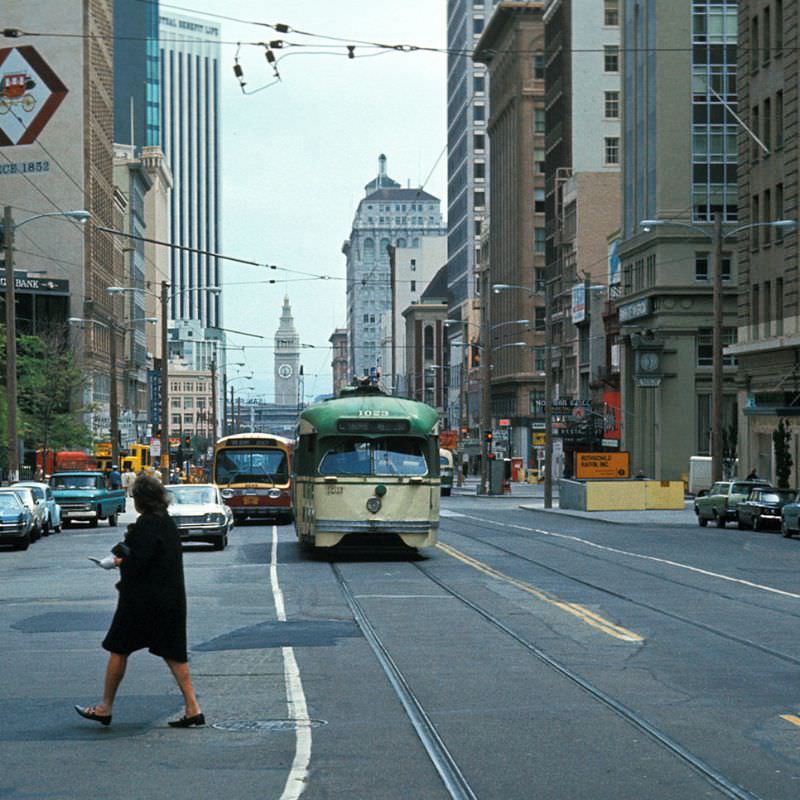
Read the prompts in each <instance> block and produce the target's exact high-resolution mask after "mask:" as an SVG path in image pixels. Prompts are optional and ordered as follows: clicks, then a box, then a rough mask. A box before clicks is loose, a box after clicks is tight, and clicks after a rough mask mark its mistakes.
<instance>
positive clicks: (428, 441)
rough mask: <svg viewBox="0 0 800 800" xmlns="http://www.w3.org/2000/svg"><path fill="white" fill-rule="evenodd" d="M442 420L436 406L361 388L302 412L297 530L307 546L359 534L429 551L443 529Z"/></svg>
mask: <svg viewBox="0 0 800 800" xmlns="http://www.w3.org/2000/svg"><path fill="white" fill-rule="evenodd" d="M438 433H439V422H438V414H437V412H436V409H435V408H431V406H429V405H427V404H425V403H418V402H416V401H414V400H405V399H402V398H399V397H389V396H387V395H386V394H385V393H384V392H383V391H381V390H380V388H379V387H377V386H372V385H357V386H355V387H352V388H347V389H345V390H343V391H342V393H341V394H340V396H339V397H338V398H335V399H331V400H326V401H324V402H322V403H317V404H315V405H312V406H309V407H308V408H307V409H305V410H304V411H303V412H302V413H301V414H300V420H299V425H298V439H297V443H296V446H295V453H294V458H295V474H294V502H295V530H296V533H297V537H298V539H299V541H300V544H301V545H302V546H304V547H311V546H313V547H332V546H334V545H336V544H338V543H339V542H340V541H341V540H342V539H343V538H344V537H345V536H349V535H351V534H360V535H361V536H360V537H359V538H360V539H365V540H366V542H367V543H375V544H381V543H384V542H388V541H390V540H392V539H395V540H396V537H399V538H400V539H401V540H402V541H403V542H404V543H405V544H406V545H408V546H409V547H415V548H416V547H432V546H433V545H435V544H436V539H437V536H438V531H439V492H440V477H439V475H440V473H439V469H440V465H439V440H438Z"/></svg>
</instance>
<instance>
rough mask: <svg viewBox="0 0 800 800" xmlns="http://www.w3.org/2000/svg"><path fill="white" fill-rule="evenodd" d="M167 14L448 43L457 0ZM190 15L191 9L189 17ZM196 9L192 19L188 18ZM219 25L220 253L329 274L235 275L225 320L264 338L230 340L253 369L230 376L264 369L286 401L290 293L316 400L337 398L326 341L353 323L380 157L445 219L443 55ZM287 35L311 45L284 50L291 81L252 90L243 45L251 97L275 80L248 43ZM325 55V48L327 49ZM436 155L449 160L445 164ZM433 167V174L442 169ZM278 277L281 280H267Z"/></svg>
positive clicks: (295, 1) (201, 4)
mask: <svg viewBox="0 0 800 800" xmlns="http://www.w3.org/2000/svg"><path fill="white" fill-rule="evenodd" d="M161 7H162V9H163V10H164V11H174V12H175V13H183V14H185V15H187V16H191V15H192V13H191V11H193V12H194V15H195V16H202V15H200V14H197V12H200V11H206V12H211V13H214V14H219V15H225V16H235V17H237V18H238V19H244V20H248V21H250V20H252V21H259V22H266V23H270V24H274V23H285V24H288V25H289V26H291V28H293V29H295V30H302V31H309V32H313V33H319V34H324V35H326V36H339V37H343V38H344V39H347V40H350V39H360V40H368V41H372V42H382V43H389V44H399V43H403V44H414V45H422V46H432V47H444V46H445V44H446V34H445V29H446V19H445V16H446V3H445V0H402V2H397V0H371V2H364V0H336V1H335V2H331V0H238V2H237V3H235V4H231V3H229V2H225V1H224V0H183V1H181V0H176V2H175V4H174V5H173V4H170V3H166V2H165V3H162V4H161ZM180 9H183V10H180ZM190 9H191V11H190ZM215 21H216V22H218V23H219V24H220V26H221V30H222V34H221V35H222V39H223V41H225V42H231V44H223V46H222V65H221V70H220V73H221V75H220V78H221V86H222V107H221V115H222V120H221V124H222V159H221V160H222V167H221V168H222V246H221V251H222V252H223V253H224V254H226V255H230V256H235V257H237V258H243V259H248V260H253V261H257V262H259V263H262V264H274V265H277V266H279V267H283V268H287V269H290V270H297V271H299V272H301V273H302V272H305V273H311V274H312V275H317V276H318V275H326V276H330V278H331V279H329V280H325V279H320V278H314V279H309V278H308V277H307V276H304V275H298V274H294V273H291V272H285V271H277V270H276V271H273V270H268V269H266V268H263V267H251V266H239V265H232V264H230V262H226V263H225V265H224V267H223V287H224V291H223V323H222V324H223V326H224V327H226V328H231V329H236V330H239V331H246V332H249V333H254V334H259V335H261V336H265V337H266V338H265V339H264V340H261V339H256V338H253V337H246V336H241V335H237V334H228V344H229V345H246V346H247V349H246V350H245V351H244V352H243V353H242V352H239V351H235V350H232V351H229V352H228V359H229V362H245V363H246V366H244V367H235V368H232V369H231V370H230V374H237V372H238V373H239V374H248V373H250V372H252V373H253V375H254V379H253V381H241V382H240V383H239V384H238V385H239V386H240V387H242V388H243V389H244V387H245V386H248V387H249V386H252V387H253V394H255V395H256V396H261V397H264V398H265V399H266V400H267V401H269V402H272V401H273V399H274V385H273V379H272V373H273V363H274V362H273V337H274V334H275V331H276V329H277V327H278V320H279V317H280V313H281V307H282V305H283V297H284V294H288V296H289V300H290V302H291V306H292V312H293V315H294V319H295V326H296V328H297V331H298V333H299V335H300V340H301V342H303V343H304V344H305V345H313V347H306V348H304V349H303V355H302V364H303V366H304V372H305V375H306V378H305V390H304V395H305V398H306V399H307V400H308V399H312V398H313V397H315V396H316V395H320V394H325V393H329V392H330V391H331V370H330V362H331V352H330V343H329V342H328V338H329V336H330V335H331V333H332V332H333V330H334V328H337V327H345V326H346V297H345V282H344V276H345V258H344V255H343V254H342V252H341V248H342V243H343V242H344V240H345V239H346V238H347V237H348V236H349V233H350V227H351V224H352V221H353V217H354V214H355V210H356V207H357V205H358V203H359V201H360V199H361V198H362V197H363V196H364V185H365V184H366V183H367V182H368V181H370V180H372V178H374V177H375V175H376V174H377V170H378V156H379V155H380V154H381V153H385V154H386V156H387V158H388V165H387V169H388V173H389V175H390V176H391V177H392V178H394V179H395V180H397V181H400V182H401V183H402V184H403V185H406V182H407V181H409V180H410V181H411V185H412V186H418V185H420V184H421V183H422V182H423V181H425V180H426V178H428V176H429V175H430V177H429V178H428V181H427V183H426V184H425V188H426V191H429V192H431V193H432V194H434V195H435V196H437V197H439V198H441V200H442V211H443V213H446V208H447V204H446V199H445V198H446V183H447V156H446V153H444V152H443V150H444V148H445V144H446V72H447V56H446V55H444V54H443V53H419V52H413V53H402V52H397V51H388V52H383V53H382V54H381V55H379V56H375V57H368V58H367V57H361V56H366V55H367V54H372V53H375V52H378V51H376V50H368V49H366V48H363V47H359V46H356V49H355V51H354V53H355V55H356V58H354V59H352V60H351V59H348V58H347V57H346V44H347V43H346V42H341V43H334V42H331V41H323V40H320V39H313V38H310V37H307V36H301V35H297V34H294V33H289V34H281V33H276V32H275V31H274V30H271V29H269V28H265V27H263V26H258V25H252V24H240V23H237V22H233V21H228V20H224V19H222V20H220V19H217V20H215ZM278 38H281V39H285V40H287V41H292V42H298V43H302V44H304V45H319V44H326V45H330V44H336V45H337V48H336V52H337V55H335V56H332V55H330V54H329V53H330V50H329V49H328V48H327V47H326V48H325V49H324V50H322V51H321V50H320V49H318V47H317V46H314V47H303V48H293V49H284V50H282V51H275V52H276V54H277V55H278V56H279V58H280V61H279V63H278V70H279V72H280V77H281V81H280V82H279V83H276V84H275V85H273V86H270V87H268V88H265V89H263V91H257V92H254V93H252V94H243V93H242V91H241V89H240V87H239V83H238V81H237V79H236V77H235V75H234V72H233V67H234V59H235V57H236V53H237V44H236V43H237V42H241V43H242V47H241V48H240V49H239V54H238V57H239V64H240V65H241V67H242V69H243V72H244V74H243V79H244V81H245V82H246V90H247V91H248V92H251V91H253V90H256V89H259V88H260V87H262V86H265V85H266V84H268V83H270V81H271V79H272V68H271V67H270V66H269V65H268V64H267V62H266V59H265V55H264V53H265V51H264V48H263V47H259V46H252V45H250V44H247V43H251V42H255V43H257V42H261V41H264V40H267V41H269V40H273V39H278ZM326 51H327V52H326ZM437 160H438V164H437ZM434 167H435V168H434ZM270 279H275V280H276V283H275V284H274V285H270V284H267V283H260V282H261V281H267V280H270Z"/></svg>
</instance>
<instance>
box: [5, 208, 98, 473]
mask: <svg viewBox="0 0 800 800" xmlns="http://www.w3.org/2000/svg"><path fill="white" fill-rule="evenodd" d="M11 212H12V207H11V206H6V207H5V210H4V213H3V230H2V233H3V237H2V238H3V244H4V247H5V261H6V270H5V272H6V292H5V298H6V398H7V400H6V404H7V408H6V416H7V430H6V436H7V439H6V442H7V447H8V480H9V482H10V483H13V482H14V481H16V480H18V479H19V458H18V452H17V308H16V302H17V301H16V297H15V289H16V286H15V283H14V233H15V232H16V230H17V228H19V227H21V226H22V225H25V224H26V223H28V222H33V220H35V219H42V218H43V217H66V218H67V219H75V220H78V222H86V220H87V219H89V218H90V217H91V214H90V213H89V212H88V211H84V210H83V209H79V210H77V211H48V212H45V213H44V214H35V215H34V216H32V217H28V218H27V219H24V220H22V222H16V223H15V222H14V218H13V216H12V213H11Z"/></svg>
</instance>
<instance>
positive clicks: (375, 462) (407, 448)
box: [319, 437, 428, 477]
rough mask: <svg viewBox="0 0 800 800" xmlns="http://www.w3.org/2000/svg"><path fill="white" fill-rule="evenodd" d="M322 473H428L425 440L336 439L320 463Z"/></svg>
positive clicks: (381, 474)
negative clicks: (424, 451) (424, 449)
mask: <svg viewBox="0 0 800 800" xmlns="http://www.w3.org/2000/svg"><path fill="white" fill-rule="evenodd" d="M319 472H320V474H321V475H377V476H381V477H388V476H393V475H397V476H411V475H427V473H428V465H427V464H426V462H425V455H424V453H423V443H422V442H421V441H420V440H418V439H400V438H384V439H360V438H358V437H347V438H344V439H336V440H335V442H334V443H332V444H331V446H330V447H329V448H328V449H327V450H326V451H325V455H323V456H322V460H321V461H320V464H319Z"/></svg>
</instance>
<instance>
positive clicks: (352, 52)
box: [347, 44, 356, 58]
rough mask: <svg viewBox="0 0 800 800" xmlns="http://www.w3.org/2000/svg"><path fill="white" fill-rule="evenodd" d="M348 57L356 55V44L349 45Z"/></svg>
mask: <svg viewBox="0 0 800 800" xmlns="http://www.w3.org/2000/svg"><path fill="white" fill-rule="evenodd" d="M347 57H348V58H355V57H356V46H355V45H354V44H349V45H347Z"/></svg>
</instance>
